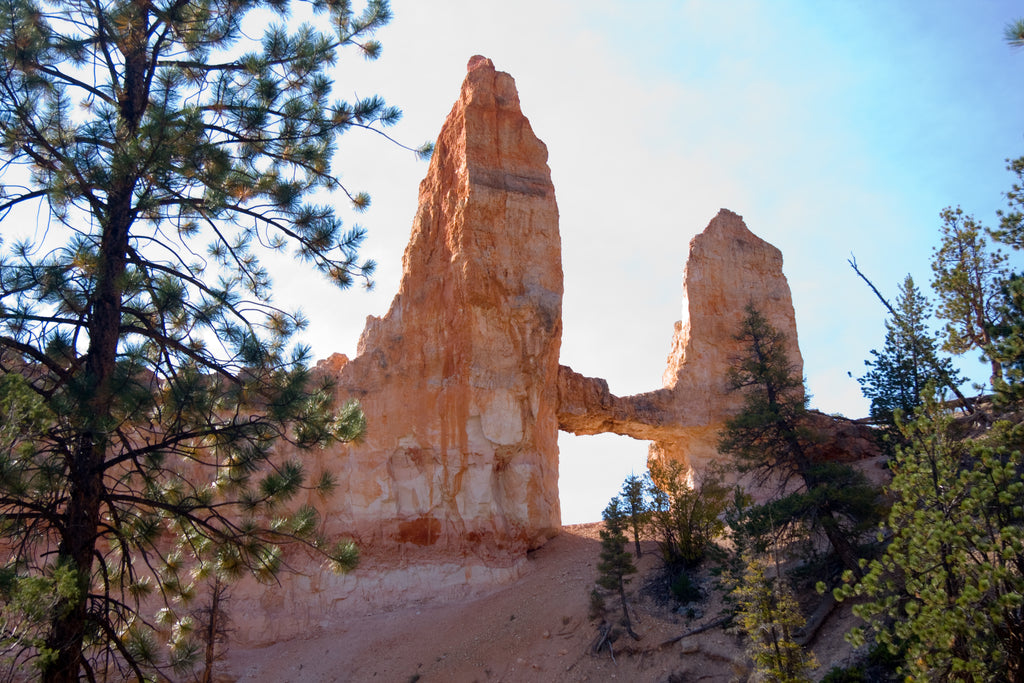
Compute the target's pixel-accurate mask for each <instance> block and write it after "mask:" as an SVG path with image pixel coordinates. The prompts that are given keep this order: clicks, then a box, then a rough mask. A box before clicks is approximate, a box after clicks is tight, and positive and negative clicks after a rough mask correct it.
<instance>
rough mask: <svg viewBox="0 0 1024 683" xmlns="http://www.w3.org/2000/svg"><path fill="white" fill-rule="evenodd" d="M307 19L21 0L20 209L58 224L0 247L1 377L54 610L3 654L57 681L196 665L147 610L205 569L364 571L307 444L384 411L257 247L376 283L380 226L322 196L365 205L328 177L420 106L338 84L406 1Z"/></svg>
mask: <svg viewBox="0 0 1024 683" xmlns="http://www.w3.org/2000/svg"><path fill="white" fill-rule="evenodd" d="M295 4H298V3H292V2H289V1H288V0H272V1H270V0H265V1H260V0H197V1H195V2H183V1H181V0H158V1H145V2H132V1H129V0H114V1H111V2H102V3H97V2H86V1H85V0H61V1H59V2H58V1H56V0H4V2H3V13H2V15H0V60H2V66H0V90H2V95H0V122H2V125H0V130H2V131H3V135H2V142H0V145H2V149H3V153H4V155H5V159H4V164H3V165H2V167H0V182H2V192H0V216H2V217H4V218H9V217H12V216H14V215H15V214H12V213H11V212H12V211H14V210H15V209H26V210H27V211H26V213H31V212H32V211H36V212H38V213H39V214H40V215H42V216H43V219H42V224H41V225H40V226H39V228H38V229H37V230H36V231H35V234H36V237H34V238H29V239H27V240H24V241H20V242H17V243H14V244H11V245H8V246H7V247H5V251H4V252H3V253H2V254H0V377H4V378H6V377H13V376H18V377H21V378H22V379H23V380H24V382H25V385H26V386H27V387H28V389H29V391H30V393H31V394H32V396H33V397H34V399H33V400H34V401H36V402H38V403H39V404H40V406H39V410H40V411H41V412H42V415H41V417H40V418H39V419H33V420H26V421H24V424H25V426H26V428H25V429H24V430H23V431H22V432H21V433H20V434H19V438H18V442H17V444H16V447H15V448H14V449H13V451H16V452H17V453H16V455H15V454H14V453H13V452H12V451H10V450H9V452H8V453H6V454H4V457H3V459H2V460H0V534H2V536H3V544H4V548H5V552H6V555H7V561H6V564H5V568H4V571H5V572H6V574H5V586H6V588H7V590H6V592H5V596H18V595H21V594H24V593H25V591H27V590H29V589H31V588H33V587H34V586H35V587H37V586H39V585H40V582H44V583H45V582H48V583H49V584H50V585H51V586H52V587H53V591H52V597H53V603H52V605H51V606H50V607H49V608H48V609H47V610H46V612H45V614H43V615H40V614H38V613H34V614H33V615H32V616H33V619H34V620H33V619H30V620H28V622H27V623H29V624H30V628H27V629H20V630H16V631H12V630H9V629H5V630H4V631H3V632H2V633H0V637H2V638H3V639H4V643H3V644H4V645H5V646H6V648H7V651H8V652H13V653H15V654H14V655H13V656H14V657H15V658H16V659H18V661H19V662H21V661H24V660H25V658H26V657H33V656H34V657H35V663H36V665H38V667H39V669H40V675H41V678H42V679H43V680H44V681H74V680H78V678H79V675H80V674H81V673H82V672H85V674H86V675H88V676H89V677H90V678H104V677H111V678H114V677H120V676H127V677H132V678H138V679H140V680H141V679H146V678H149V677H151V676H160V675H168V674H163V673H159V672H165V671H170V670H169V669H168V668H167V667H171V669H172V670H173V671H175V672H178V674H180V673H181V672H182V671H184V670H186V669H188V668H189V667H190V666H192V665H193V664H194V663H196V662H197V659H198V650H197V648H196V647H195V646H194V643H193V642H192V641H191V640H190V639H187V638H178V639H176V640H175V641H174V642H173V643H172V646H173V647H172V649H171V651H170V653H169V655H168V656H167V657H165V656H163V655H162V654H161V653H160V652H159V651H158V649H157V648H156V647H155V640H154V635H153V630H152V628H151V626H156V624H155V623H154V622H153V621H152V619H151V617H150V616H149V615H148V614H146V613H143V611H140V604H143V603H144V602H145V601H147V600H149V601H151V602H152V601H155V602H157V603H159V602H163V601H172V600H184V601H186V602H187V601H188V600H189V599H192V598H193V597H194V595H195V591H196V581H197V580H199V579H197V578H196V577H203V576H206V577H209V576H211V575H213V574H216V575H218V576H219V577H221V578H222V579H224V580H231V579H234V578H236V577H238V576H240V575H242V574H244V573H252V574H255V575H256V577H257V578H259V579H260V580H264V581H272V580H273V579H274V576H275V574H276V573H277V572H278V571H279V570H280V569H281V568H282V566H283V564H284V562H283V552H284V549H285V548H286V547H288V546H294V545H296V544H298V545H300V546H302V547H305V548H307V549H308V550H309V551H311V552H314V553H316V554H318V555H320V556H322V557H323V558H324V559H325V561H329V562H331V563H333V564H334V565H335V566H336V567H338V568H340V569H344V568H349V567H351V566H353V564H354V562H355V559H356V553H355V549H354V546H352V544H351V543H348V542H345V541H343V540H333V541H332V540H328V539H324V538H321V537H320V534H319V531H318V530H319V528H320V526H321V525H320V523H319V516H318V514H317V512H316V510H315V509H314V508H313V507H311V506H309V505H302V506H295V505H292V504H291V501H293V500H295V497H296V495H297V494H298V493H299V492H300V491H303V490H306V489H315V490H316V491H319V492H321V493H326V492H328V491H330V489H331V488H332V485H333V477H332V476H331V475H330V473H323V474H321V475H319V476H313V475H314V473H311V472H308V471H307V469H306V467H305V465H304V463H303V461H302V458H301V453H302V451H304V450H308V449H310V448H317V447H321V446H324V445H328V444H330V443H334V442H337V441H345V440H350V439H353V438H356V437H357V436H358V435H359V434H360V433H361V431H362V429H363V418H362V414H361V412H360V411H359V409H358V406H355V405H349V406H346V407H344V408H338V407H335V406H334V405H332V390H331V387H330V386H329V385H328V384H325V383H322V382H315V381H313V379H312V378H311V376H310V373H309V371H308V369H307V362H308V351H307V350H305V349H304V348H302V347H294V346H293V345H292V342H291V339H292V336H293V334H294V333H295V332H296V331H297V330H299V329H301V328H302V327H303V325H304V320H303V319H302V317H301V315H299V314H297V313H289V312H285V311H282V310H280V309H279V308H277V307H276V306H275V305H274V303H273V300H272V298H271V282H270V278H269V276H268V274H267V272H266V271H265V270H264V268H263V267H262V266H261V264H260V260H259V256H260V253H261V250H262V249H267V250H275V251H276V250H284V249H293V250H294V251H295V254H296V256H297V258H298V259H300V260H301V261H303V262H306V263H308V264H309V265H310V266H311V267H312V268H313V269H315V270H317V271H319V272H321V273H323V274H324V275H325V276H326V277H328V278H329V279H330V280H331V281H333V282H334V283H335V284H337V285H338V286H339V287H347V286H349V285H350V284H351V283H353V282H355V281H358V280H363V281H367V282H368V278H369V277H370V275H371V273H372V270H373V264H372V263H371V262H360V260H359V259H358V254H357V250H358V246H359V244H360V241H361V240H362V237H363V231H362V230H361V229H360V228H358V227H354V228H352V229H349V230H346V229H344V228H343V226H342V223H341V221H340V219H339V218H338V217H337V216H336V215H335V211H334V210H333V209H332V208H331V207H329V206H326V205H322V204H318V203H315V202H314V201H311V197H312V196H313V193H315V192H317V191H321V190H328V191H336V192H339V193H343V194H344V195H347V196H348V197H350V198H351V200H352V202H353V203H354V205H355V207H356V208H359V207H365V206H366V204H367V202H368V198H367V197H366V196H365V195H363V194H360V193H358V192H354V191H351V190H350V189H349V188H348V187H346V186H344V185H342V184H341V183H340V182H339V180H338V179H337V174H336V173H335V172H334V171H332V168H331V160H332V156H333V154H334V151H335V149H336V148H335V140H336V138H337V136H338V135H339V134H340V133H342V132H344V131H346V130H349V129H352V128H370V129H374V130H377V129H379V127H380V126H387V125H389V124H391V123H393V122H395V121H396V120H397V119H398V117H399V112H398V110H396V109H394V108H393V107H389V106H387V105H386V104H385V103H384V102H383V101H382V100H381V99H380V98H378V97H369V98H366V99H362V100H359V101H356V102H352V103H346V102H342V101H331V100H330V91H331V86H332V83H331V78H330V77H329V75H328V73H327V69H328V68H330V67H332V66H333V65H334V64H335V63H336V60H337V55H338V53H339V50H340V49H341V48H343V47H352V48H354V49H355V50H357V51H359V52H361V53H362V54H364V55H365V56H367V57H371V58H372V57H374V56H376V55H377V54H378V52H379V50H380V45H379V44H378V43H377V42H376V41H374V40H373V39H372V36H373V34H374V32H375V31H376V29H378V28H379V27H381V26H383V25H384V24H385V23H387V21H388V20H389V18H390V10H389V7H388V5H387V2H386V1H384V0H368V2H367V4H366V7H365V9H364V10H363V11H362V12H361V13H358V14H357V13H355V12H353V11H352V9H351V7H350V3H348V2H343V1H341V0H323V1H319V0H318V1H317V2H313V3H310V7H311V8H312V12H313V15H318V16H316V17H315V21H316V25H314V24H313V23H303V24H301V25H297V20H291V19H289V16H290V14H289V13H290V12H291V10H292V9H293V5H295ZM300 9H301V8H300ZM311 16H312V15H311ZM261 32H262V33H263V39H262V40H261V41H253V40H251V39H250V38H249V36H252V35H258V34H259V33H261ZM22 404H23V405H25V404H24V402H22ZM32 410H33V411H35V410H36V406H35V404H32ZM282 440H283V441H287V442H290V443H291V444H293V445H294V446H295V448H294V449H288V452H293V453H298V455H297V456H287V457H286V456H284V455H280V453H283V452H285V451H282V450H275V444H277V443H278V442H280V441H282ZM10 604H13V603H9V605H10ZM19 604H24V603H23V602H22V603H19ZM172 612H173V611H172ZM173 616H174V618H175V619H186V618H187V617H186V615H184V614H177V613H176V612H173ZM40 617H41V618H40ZM186 625H187V624H186V623H185V622H182V623H180V624H172V625H171V626H172V628H171V630H172V631H175V632H177V633H183V632H185V631H186V630H187V629H186V628H185V626H186ZM179 627H180V628H179ZM154 671H156V672H158V673H153V672H154Z"/></svg>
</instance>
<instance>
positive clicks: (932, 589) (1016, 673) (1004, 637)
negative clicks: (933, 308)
mask: <svg viewBox="0 0 1024 683" xmlns="http://www.w3.org/2000/svg"><path fill="white" fill-rule="evenodd" d="M902 429H903V431H904V437H905V441H906V445H905V446H903V447H901V448H899V449H898V451H897V455H896V457H895V458H894V459H893V462H892V464H891V466H892V471H893V479H892V482H891V484H890V485H889V487H888V492H889V495H890V497H891V498H892V500H893V503H892V508H891V510H890V513H889V516H888V519H887V521H886V524H885V526H884V529H883V530H882V533H880V535H885V536H888V537H890V538H891V541H890V542H889V545H888V546H887V547H886V550H885V553H884V555H883V556H882V557H881V558H880V559H878V560H874V561H872V562H871V563H870V564H869V565H868V571H867V572H866V574H865V576H864V577H863V579H862V580H860V581H858V582H852V581H851V582H850V583H849V584H848V585H846V586H844V587H843V588H841V589H839V590H838V591H837V596H838V597H840V598H846V597H851V596H861V597H866V598H867V600H863V601H861V602H860V604H857V605H855V606H854V608H853V609H854V613H855V614H857V615H858V616H860V617H861V618H863V619H865V620H866V621H867V622H868V624H869V625H870V626H871V629H872V631H873V632H874V634H875V638H876V640H877V641H878V642H879V643H880V644H882V645H884V646H886V647H887V648H888V650H889V651H890V652H891V653H892V654H894V655H896V654H899V655H901V656H902V657H903V673H904V674H905V675H906V676H907V677H908V680H921V681H925V680H927V681H931V680H973V681H1018V680H1022V678H1024V512H1022V502H1024V458H1022V451H1021V446H1022V445H1024V434H1021V432H1022V430H1021V427H1020V426H1012V425H1009V424H1006V423H1002V424H997V425H996V426H995V427H994V428H993V429H992V430H991V431H990V432H989V433H988V434H986V435H984V436H982V437H979V438H977V439H971V438H965V437H964V435H962V434H960V433H959V432H958V430H957V429H956V427H955V423H954V421H953V419H952V417H951V416H950V415H949V414H948V412H947V411H945V410H944V409H943V408H942V407H941V405H940V404H939V403H938V402H937V401H936V400H935V399H934V398H929V399H928V400H927V401H926V402H925V404H924V405H923V406H922V409H921V411H920V413H919V415H918V417H917V419H915V420H914V421H912V422H910V423H907V424H904V425H902ZM847 578H848V580H849V579H850V577H847ZM864 637H865V634H864V632H863V631H862V630H860V629H857V630H854V631H853V632H851V634H850V638H851V640H852V641H853V642H854V643H861V642H863V640H864Z"/></svg>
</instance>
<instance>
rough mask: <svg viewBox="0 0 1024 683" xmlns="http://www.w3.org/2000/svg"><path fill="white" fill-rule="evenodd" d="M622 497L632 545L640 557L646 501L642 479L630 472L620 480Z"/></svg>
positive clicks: (645, 518)
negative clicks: (622, 480) (631, 534)
mask: <svg viewBox="0 0 1024 683" xmlns="http://www.w3.org/2000/svg"><path fill="white" fill-rule="evenodd" d="M619 495H620V496H621V497H622V504H623V506H624V508H625V512H626V515H628V518H629V526H630V529H631V530H632V532H633V545H634V546H635V548H636V556H637V557H640V555H641V550H640V531H641V529H643V528H644V526H645V525H646V523H647V516H648V510H647V501H646V497H645V496H644V482H643V480H642V479H641V478H640V477H638V476H636V475H635V474H631V475H629V476H628V477H626V481H624V482H622V490H621V491H620V492H619Z"/></svg>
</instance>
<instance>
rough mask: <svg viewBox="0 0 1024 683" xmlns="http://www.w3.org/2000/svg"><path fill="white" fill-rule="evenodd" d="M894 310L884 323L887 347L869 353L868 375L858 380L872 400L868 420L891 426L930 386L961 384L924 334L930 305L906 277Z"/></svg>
mask: <svg viewBox="0 0 1024 683" xmlns="http://www.w3.org/2000/svg"><path fill="white" fill-rule="evenodd" d="M894 310H895V314H894V315H892V316H891V317H890V318H889V319H888V320H886V322H885V345H884V346H883V347H882V349H881V350H880V351H877V350H874V349H872V351H871V355H872V356H874V360H866V361H864V364H865V365H867V366H868V367H869V368H870V370H868V372H867V373H866V374H865V375H864V376H863V377H860V378H858V380H857V381H858V382H859V383H860V385H861V391H862V392H863V394H864V397H865V398H868V399H870V400H871V417H872V418H874V419H875V420H877V421H879V422H881V423H885V424H888V425H892V426H894V425H895V420H894V415H895V413H896V411H901V412H902V413H903V414H904V415H908V416H909V415H911V414H912V413H913V412H914V410H915V409H917V407H918V406H919V405H921V392H922V391H924V389H925V386H926V385H927V384H928V383H929V382H933V383H945V382H946V381H953V382H955V383H957V384H959V383H960V382H961V381H962V380H961V378H960V377H959V374H958V373H957V371H956V370H955V369H954V368H953V365H952V362H951V361H950V360H949V359H948V358H942V359H940V358H939V357H938V353H937V349H936V342H935V339H934V338H933V337H932V336H931V334H930V333H929V331H928V318H929V317H930V315H931V311H930V307H929V304H928V300H927V299H926V298H925V297H924V295H922V294H921V292H920V290H918V288H917V287H916V286H915V285H914V279H913V278H912V277H911V276H910V275H907V277H906V279H904V281H903V284H902V285H901V286H900V292H899V295H898V296H897V298H896V306H895V308H894Z"/></svg>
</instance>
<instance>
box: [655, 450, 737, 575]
mask: <svg viewBox="0 0 1024 683" xmlns="http://www.w3.org/2000/svg"><path fill="white" fill-rule="evenodd" d="M650 467H651V478H650V480H649V481H648V484H647V493H648V495H649V496H650V499H651V503H650V506H649V520H650V522H649V523H650V527H651V530H652V532H653V534H654V536H655V538H656V539H657V541H658V547H659V548H660V550H661V557H662V559H663V560H664V562H665V564H666V566H667V568H668V569H669V571H670V572H671V573H673V574H677V573H678V572H680V571H681V570H685V569H689V568H691V567H694V566H696V565H697V564H699V563H700V562H701V560H703V559H704V557H705V556H706V555H707V553H708V549H709V548H710V547H711V546H712V544H713V543H714V541H715V539H717V538H719V537H721V536H722V535H723V534H724V533H725V524H724V522H723V521H722V519H721V516H722V513H723V512H724V511H725V509H726V507H727V506H728V496H729V493H730V492H729V490H728V489H727V488H725V486H724V485H723V484H722V482H721V479H720V478H719V477H718V476H717V474H716V473H713V472H705V473H703V475H702V476H699V477H696V478H695V480H694V481H693V482H692V485H691V483H690V482H689V481H688V479H689V477H687V476H686V475H687V471H686V467H685V466H684V465H683V464H682V463H680V462H677V461H671V462H668V463H658V462H654V461H652V462H651V464H650Z"/></svg>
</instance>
